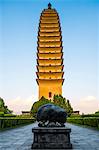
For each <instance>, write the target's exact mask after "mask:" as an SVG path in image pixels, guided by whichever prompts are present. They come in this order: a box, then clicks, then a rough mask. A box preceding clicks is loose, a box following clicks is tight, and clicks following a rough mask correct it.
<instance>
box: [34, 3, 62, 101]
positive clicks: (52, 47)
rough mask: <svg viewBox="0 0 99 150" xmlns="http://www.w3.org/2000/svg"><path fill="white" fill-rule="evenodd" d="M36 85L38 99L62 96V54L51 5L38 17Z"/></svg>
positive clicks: (60, 36)
mask: <svg viewBox="0 0 99 150" xmlns="http://www.w3.org/2000/svg"><path fill="white" fill-rule="evenodd" d="M37 44H38V46H37V72H36V74H37V79H36V81H37V84H38V86H39V99H40V98H41V97H42V96H44V97H45V98H47V99H52V98H53V96H54V94H55V95H56V94H58V95H59V94H61V95H62V85H63V82H64V79H63V74H64V72H63V52H62V49H63V47H62V35H61V27H60V20H59V15H58V13H57V11H56V10H55V9H53V8H52V6H51V4H50V3H49V4H48V8H47V9H44V10H43V11H42V13H41V16H40V21H39V31H38V42H37Z"/></svg>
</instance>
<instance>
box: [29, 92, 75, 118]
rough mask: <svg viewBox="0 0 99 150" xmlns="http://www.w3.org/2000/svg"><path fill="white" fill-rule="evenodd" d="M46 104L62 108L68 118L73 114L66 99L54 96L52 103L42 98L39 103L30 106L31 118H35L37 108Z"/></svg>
mask: <svg viewBox="0 0 99 150" xmlns="http://www.w3.org/2000/svg"><path fill="white" fill-rule="evenodd" d="M48 103H52V104H54V105H58V106H60V107H62V108H64V109H65V110H66V112H67V114H68V116H70V115H71V114H72V112H73V108H72V107H71V104H70V102H69V100H66V98H64V97H63V96H62V95H54V96H53V100H52V101H51V100H48V99H46V98H45V97H43V96H42V97H41V99H40V100H39V101H37V102H35V103H34V104H33V105H32V108H31V114H33V116H34V117H35V116H36V114H37V111H38V109H39V107H40V106H42V105H44V104H48Z"/></svg>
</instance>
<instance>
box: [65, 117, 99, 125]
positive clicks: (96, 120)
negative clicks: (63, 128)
mask: <svg viewBox="0 0 99 150" xmlns="http://www.w3.org/2000/svg"><path fill="white" fill-rule="evenodd" d="M67 122H69V123H74V124H80V125H87V126H91V127H96V128H99V117H85V118H79V117H78V118H68V119H67Z"/></svg>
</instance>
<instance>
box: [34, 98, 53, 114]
mask: <svg viewBox="0 0 99 150" xmlns="http://www.w3.org/2000/svg"><path fill="white" fill-rule="evenodd" d="M48 103H51V101H50V100H48V99H46V98H45V97H44V96H42V97H41V99H40V100H39V101H37V102H35V103H34V104H33V105H32V108H31V114H33V116H34V117H36V114H37V111H38V109H39V107H40V106H42V105H44V104H48Z"/></svg>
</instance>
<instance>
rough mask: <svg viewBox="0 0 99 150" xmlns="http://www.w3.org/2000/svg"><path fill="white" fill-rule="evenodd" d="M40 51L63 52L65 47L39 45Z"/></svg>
mask: <svg viewBox="0 0 99 150" xmlns="http://www.w3.org/2000/svg"><path fill="white" fill-rule="evenodd" d="M37 49H38V52H39V53H61V52H62V49H63V47H62V46H61V47H39V46H38V47H37Z"/></svg>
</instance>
